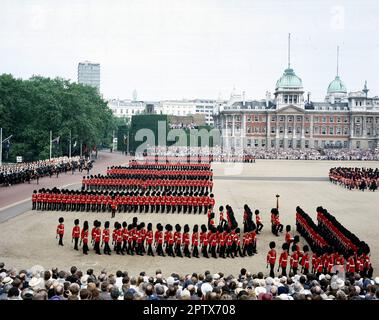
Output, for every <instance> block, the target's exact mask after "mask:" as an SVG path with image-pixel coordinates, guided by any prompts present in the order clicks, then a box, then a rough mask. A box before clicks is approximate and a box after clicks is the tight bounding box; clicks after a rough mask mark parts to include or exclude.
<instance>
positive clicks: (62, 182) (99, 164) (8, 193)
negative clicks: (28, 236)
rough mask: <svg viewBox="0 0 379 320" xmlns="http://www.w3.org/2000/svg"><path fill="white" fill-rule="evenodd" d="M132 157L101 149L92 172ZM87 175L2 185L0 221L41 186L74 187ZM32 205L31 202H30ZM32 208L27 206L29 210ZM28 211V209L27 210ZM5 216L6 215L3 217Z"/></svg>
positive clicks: (79, 173) (63, 175)
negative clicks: (8, 185) (7, 185)
mask: <svg viewBox="0 0 379 320" xmlns="http://www.w3.org/2000/svg"><path fill="white" fill-rule="evenodd" d="M129 159H130V157H129V156H128V157H126V156H125V155H123V154H121V153H119V152H113V153H110V152H106V151H100V152H99V153H98V159H97V160H96V161H95V163H94V167H93V169H92V170H91V172H90V174H98V173H102V174H104V173H105V171H106V169H107V167H108V166H111V165H125V164H127V162H128V161H129ZM84 175H86V173H85V172H78V171H77V172H75V174H71V173H70V172H68V173H67V174H60V175H59V178H56V177H54V176H53V177H52V178H49V177H43V178H42V179H40V180H39V184H38V185H37V183H36V181H34V180H33V181H32V182H31V183H30V184H28V183H23V184H17V185H14V186H10V187H0V222H2V221H4V220H3V218H4V217H5V216H8V215H11V216H12V214H11V213H9V212H12V211H13V212H15V210H16V209H13V210H11V211H9V210H8V209H11V208H12V207H13V206H15V205H17V207H18V210H16V211H20V210H21V208H23V206H19V205H20V204H24V203H25V202H28V201H30V199H31V195H32V193H33V190H35V189H41V188H53V187H61V188H63V187H69V188H72V186H73V185H79V184H80V183H81V181H82V178H83V176H84ZM28 206H30V204H28ZM29 209H30V208H27V210H29ZM25 211H26V210H25ZM3 216H4V217H3ZM8 219H9V218H8Z"/></svg>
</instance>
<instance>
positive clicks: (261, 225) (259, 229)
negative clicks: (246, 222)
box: [257, 223, 263, 232]
mask: <svg viewBox="0 0 379 320" xmlns="http://www.w3.org/2000/svg"><path fill="white" fill-rule="evenodd" d="M262 229H263V224H262V223H260V224H257V232H260V231H261V230H262Z"/></svg>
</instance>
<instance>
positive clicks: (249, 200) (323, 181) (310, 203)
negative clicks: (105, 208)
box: [0, 158, 379, 276]
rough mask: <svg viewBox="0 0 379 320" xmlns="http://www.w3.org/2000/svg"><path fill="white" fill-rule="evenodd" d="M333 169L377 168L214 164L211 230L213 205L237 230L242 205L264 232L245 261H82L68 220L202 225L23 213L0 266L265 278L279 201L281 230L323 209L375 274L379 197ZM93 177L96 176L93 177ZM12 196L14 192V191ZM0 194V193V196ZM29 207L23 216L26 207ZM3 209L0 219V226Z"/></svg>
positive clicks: (5, 240)
mask: <svg viewBox="0 0 379 320" xmlns="http://www.w3.org/2000/svg"><path fill="white" fill-rule="evenodd" d="M124 159H125V158H124ZM118 162H119V163H120V162H121V160H120V159H118ZM340 165H341V166H345V167H346V166H349V167H372V168H377V167H379V162H363V161H343V162H342V161H341V162H339V161H298V160H293V161H291V160H257V161H256V163H246V164H241V163H214V164H213V165H212V168H213V171H214V188H213V193H214V194H215V199H216V206H215V213H216V218H217V219H216V222H217V221H218V207H219V206H220V205H224V206H225V205H227V204H229V205H231V206H232V207H233V210H234V213H235V216H236V219H237V222H238V223H239V226H240V227H241V228H242V215H243V206H244V204H248V205H249V206H250V208H251V209H252V210H253V211H254V210H255V209H259V210H260V212H261V216H262V219H263V224H264V228H263V231H262V233H261V234H260V235H258V246H257V250H258V254H257V255H255V256H253V257H244V258H235V259H231V258H227V259H220V258H218V259H213V258H209V259H206V258H203V257H201V258H199V259H196V258H191V259H189V258H172V257H167V256H166V257H157V256H155V257H154V258H152V257H149V256H143V257H141V256H129V255H125V256H119V255H116V254H115V253H112V255H111V256H105V255H101V256H97V255H95V253H94V251H93V250H92V247H91V246H90V249H91V250H90V252H89V255H88V256H84V255H83V254H82V251H75V250H74V249H73V244H72V243H71V230H72V227H73V220H74V219H76V218H79V219H80V225H82V223H83V221H84V220H88V221H89V224H90V228H91V226H92V222H93V221H94V220H95V219H98V220H100V221H101V222H102V226H103V225H104V222H105V221H106V220H109V221H110V222H111V226H112V227H113V223H114V222H115V221H120V222H122V221H127V222H128V223H130V222H131V220H132V218H133V216H136V215H138V218H139V221H143V222H145V223H146V224H147V223H149V222H152V223H153V225H154V227H155V225H156V224H157V223H158V222H160V223H162V224H166V223H170V224H173V225H174V224H176V223H180V224H181V225H182V226H183V225H184V224H186V223H188V224H189V225H190V228H191V231H192V226H193V225H194V224H199V225H201V224H206V223H207V217H206V215H204V214H196V215H195V214H177V213H174V214H172V213H170V214H162V213H159V214H150V213H149V214H145V213H143V214H131V213H127V214H125V213H118V214H116V217H115V218H114V219H111V217H110V213H76V212H41V211H32V210H28V211H26V212H25V213H23V214H19V215H17V216H15V217H12V218H9V219H7V220H6V221H3V222H1V223H0V234H1V241H0V262H4V263H5V264H6V265H7V266H8V267H11V266H13V267H15V268H17V269H18V270H20V269H24V268H31V267H32V266H35V265H39V266H42V267H43V268H52V267H58V268H59V269H62V268H63V269H64V270H69V268H70V267H71V266H72V265H75V266H77V267H78V268H80V269H82V270H83V271H85V270H86V269H89V268H92V269H94V270H95V272H100V271H101V270H102V269H104V268H105V269H107V270H108V271H109V272H116V271H117V270H122V271H128V272H129V274H130V275H138V274H139V273H140V272H141V271H145V272H147V273H148V274H153V273H154V272H155V270H156V269H161V270H162V272H163V274H165V275H168V274H170V273H172V272H177V273H180V274H186V273H192V272H204V271H205V270H209V271H210V272H211V273H215V272H224V273H225V274H233V275H235V276H237V275H238V272H239V270H240V269H241V268H242V267H244V268H246V269H248V270H249V271H251V272H252V273H256V272H259V271H263V272H264V273H265V274H268V269H266V254H267V251H268V243H269V242H270V241H273V240H275V241H276V242H277V247H278V251H279V252H280V247H281V244H282V243H283V242H284V234H282V235H281V236H280V237H275V236H274V235H272V234H271V230H270V229H271V228H270V210H271V208H273V207H275V206H276V197H275V195H276V194H279V195H280V198H279V212H280V218H281V223H282V224H283V225H284V226H285V225H287V224H290V225H291V226H292V230H293V231H294V230H295V208H296V206H300V207H301V208H302V209H303V210H304V211H305V212H306V213H308V214H309V215H310V216H311V217H312V218H313V219H314V221H315V222H316V220H315V219H316V207H317V206H323V207H324V208H326V209H327V210H328V211H329V212H330V213H331V214H332V215H334V216H335V217H336V218H337V219H338V221H340V222H341V223H342V224H343V225H344V226H345V227H346V228H347V229H349V230H350V231H351V232H353V233H355V234H356V235H357V236H358V238H360V239H361V240H364V241H366V242H367V243H368V245H369V246H370V248H371V261H372V264H373V268H374V270H377V269H378V268H379V232H378V227H379V219H378V214H379V193H378V192H369V191H365V192H361V191H358V190H353V191H350V190H347V189H345V188H343V187H341V186H338V185H335V184H332V183H330V182H329V180H328V171H329V169H330V168H331V167H335V166H340ZM105 167H106V165H103V166H102V168H104V169H105ZM96 171H99V170H97V169H96ZM46 179H49V178H46ZM78 180H79V179H78ZM75 182H76V183H77V182H78V181H75ZM16 188H17V186H16V187H15V190H16ZM9 190H11V188H9V189H7V191H6V192H10V191H9ZM2 192H4V190H0V193H2ZM28 192H29V190H28ZM30 195H31V194H26V193H25V194H23V195H22V198H28V197H30ZM29 204H30V206H29V207H30V208H31V202H30V203H29ZM11 209H12V208H9V209H6V210H2V211H0V218H1V215H3V214H6V211H7V210H11ZM60 216H63V217H64V219H65V236H64V247H60V246H58V240H56V237H55V236H56V226H57V223H58V218H59V217H60ZM0 221H1V220H0ZM275 271H276V267H275Z"/></svg>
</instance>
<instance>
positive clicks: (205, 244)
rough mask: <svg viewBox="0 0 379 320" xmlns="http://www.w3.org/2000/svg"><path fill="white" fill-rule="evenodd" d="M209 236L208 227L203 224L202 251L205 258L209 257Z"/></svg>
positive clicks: (201, 235) (201, 234)
mask: <svg viewBox="0 0 379 320" xmlns="http://www.w3.org/2000/svg"><path fill="white" fill-rule="evenodd" d="M208 243H209V242H208V237H207V227H206V226H205V224H202V225H201V232H200V244H201V246H202V247H201V253H202V254H203V257H204V258H209V256H208Z"/></svg>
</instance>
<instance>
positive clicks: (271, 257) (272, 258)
mask: <svg viewBox="0 0 379 320" xmlns="http://www.w3.org/2000/svg"><path fill="white" fill-rule="evenodd" d="M269 247H270V250H269V252H268V253H267V258H266V260H267V265H266V268H268V265H270V277H272V278H274V277H275V274H274V267H275V262H276V250H275V247H276V244H275V242H274V241H271V242H270V244H269Z"/></svg>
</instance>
